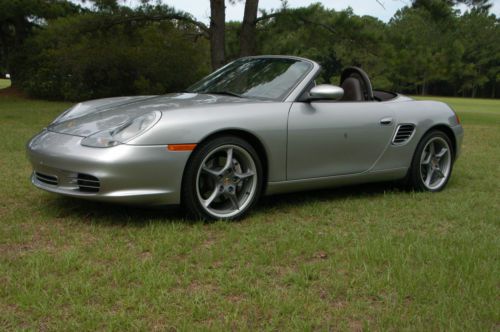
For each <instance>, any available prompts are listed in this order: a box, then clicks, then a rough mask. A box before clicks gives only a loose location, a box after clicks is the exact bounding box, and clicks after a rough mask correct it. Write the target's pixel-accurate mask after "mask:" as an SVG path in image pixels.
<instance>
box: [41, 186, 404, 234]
mask: <svg viewBox="0 0 500 332" xmlns="http://www.w3.org/2000/svg"><path fill="white" fill-rule="evenodd" d="M400 188H401V187H400V186H399V185H397V184H396V183H394V182H382V183H371V184H362V185H354V186H346V187H337V188H330V189H322V190H314V191H303V192H296V193H290V194H281V195H273V196H265V197H262V198H261V200H260V202H259V204H258V205H257V206H256V207H255V210H256V211H259V212H264V213H265V212H266V210H276V209H280V208H282V209H287V208H288V207H289V206H290V205H293V206H294V207H297V206H298V207H300V206H305V205H307V204H309V203H311V202H315V201H320V202H321V201H335V200H342V199H345V198H348V197H351V198H354V199H364V198H367V197H370V196H378V195H383V194H384V193H386V192H392V191H399V190H401V189H400ZM44 203H45V205H46V209H44V210H45V212H46V213H48V214H49V216H50V217H53V218H59V219H66V218H71V219H75V218H76V219H80V220H82V221H83V222H92V223H98V224H102V225H109V226H129V227H130V226H131V227H144V226H146V225H148V224H149V223H151V222H163V223H183V224H187V225H189V224H197V223H202V221H198V220H193V219H188V218H187V217H186V215H185V213H184V212H183V211H182V209H181V208H180V207H179V206H167V207H137V206H127V205H118V204H110V203H99V202H93V201H86V200H81V199H76V198H71V197H64V196H55V195H51V196H50V198H47V200H46V201H45V202H44ZM243 221H244V220H243Z"/></svg>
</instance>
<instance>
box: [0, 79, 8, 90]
mask: <svg viewBox="0 0 500 332" xmlns="http://www.w3.org/2000/svg"><path fill="white" fill-rule="evenodd" d="M9 86H10V80H6V79H4V78H0V89H5V88H8V87H9Z"/></svg>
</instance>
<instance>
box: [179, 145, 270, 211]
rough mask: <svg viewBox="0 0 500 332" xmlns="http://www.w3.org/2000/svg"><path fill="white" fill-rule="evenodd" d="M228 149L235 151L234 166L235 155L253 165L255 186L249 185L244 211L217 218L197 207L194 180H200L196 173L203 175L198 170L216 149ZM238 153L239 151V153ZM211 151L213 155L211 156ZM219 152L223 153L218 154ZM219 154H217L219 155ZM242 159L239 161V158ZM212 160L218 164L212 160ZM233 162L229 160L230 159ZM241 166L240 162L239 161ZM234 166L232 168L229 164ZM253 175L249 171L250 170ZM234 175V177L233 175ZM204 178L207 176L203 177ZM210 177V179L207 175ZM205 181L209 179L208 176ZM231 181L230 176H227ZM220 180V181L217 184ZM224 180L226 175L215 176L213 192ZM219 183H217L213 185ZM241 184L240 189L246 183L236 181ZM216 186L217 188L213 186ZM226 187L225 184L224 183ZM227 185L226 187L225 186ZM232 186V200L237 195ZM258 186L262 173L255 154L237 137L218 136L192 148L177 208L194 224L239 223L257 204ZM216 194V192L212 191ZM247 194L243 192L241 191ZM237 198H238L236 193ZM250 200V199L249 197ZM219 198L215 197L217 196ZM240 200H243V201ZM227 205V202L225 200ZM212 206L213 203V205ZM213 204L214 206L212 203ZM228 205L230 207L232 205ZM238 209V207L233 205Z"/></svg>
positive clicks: (196, 181)
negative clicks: (205, 222)
mask: <svg viewBox="0 0 500 332" xmlns="http://www.w3.org/2000/svg"><path fill="white" fill-rule="evenodd" d="M226 147H229V148H230V149H231V151H233V148H232V147H234V149H235V150H236V152H235V158H234V160H236V164H237V163H238V160H237V158H238V153H240V154H242V155H244V157H245V158H248V157H250V158H251V159H252V161H253V164H252V166H255V172H254V173H255V176H252V179H251V181H255V184H254V183H253V182H252V186H251V187H252V188H251V189H252V190H253V191H252V193H251V194H250V195H248V197H247V198H246V200H245V203H244V207H243V208H241V210H240V209H236V208H235V209H234V211H233V212H231V213H234V214H232V215H230V216H221V215H218V214H217V213H216V212H213V211H209V210H210V207H204V206H203V204H202V203H201V201H200V200H201V199H203V198H202V197H201V194H200V192H199V191H198V190H199V189H198V180H199V179H198V177H199V176H200V173H203V170H202V166H203V165H202V163H205V162H207V160H206V158H210V157H211V155H212V154H214V153H216V152H217V151H218V149H223V148H226ZM241 149H242V150H241ZM214 151H215V152H214ZM220 151H223V150H220ZM245 151H246V153H245ZM219 153H220V152H219ZM241 159H243V157H241ZM214 160H219V159H217V158H216V157H215V158H214ZM231 160H233V159H231ZM240 163H241V160H240ZM232 165H234V164H232ZM240 167H243V163H241V166H240ZM252 171H253V170H252ZM234 175H236V173H234ZM207 176H208V175H207ZM210 176H212V175H210ZM208 177H209V176H208ZM229 177H231V175H229ZM221 179H222V180H221ZM227 179H228V178H227V177H226V175H219V176H218V177H216V178H215V180H213V182H214V183H213V184H212V185H213V186H214V188H217V186H219V184H221V182H220V181H224V180H227ZM217 181H219V182H217ZM240 181H241V182H242V185H246V184H244V182H243V181H247V180H240ZM217 183H219V184H217ZM224 183H226V182H224ZM226 184H227V183H226ZM233 185H234V188H236V189H234V194H235V197H237V196H236V194H237V192H236V191H237V188H238V187H237V184H233ZM262 186H263V171H262V163H261V160H260V158H259V155H258V153H257V152H256V151H255V149H254V148H253V146H252V145H251V144H249V143H248V142H246V141H245V140H243V139H241V138H240V137H237V136H229V135H228V136H220V137H216V138H214V139H211V140H209V141H206V142H204V143H202V144H200V145H198V146H197V147H196V149H195V150H194V151H193V154H192V156H191V157H190V159H189V161H188V163H187V165H186V169H185V172H184V176H183V181H182V194H181V205H182V207H183V209H184V211H185V212H186V213H187V215H188V216H189V217H190V218H194V219H197V220H237V219H241V218H242V217H244V216H245V215H246V214H247V213H248V212H249V211H250V210H251V209H252V207H253V206H254V205H255V204H256V203H257V201H258V200H259V198H260V196H261V193H262ZM215 191H217V189H215ZM245 191H247V189H245ZM240 194H242V193H241V192H240ZM246 194H248V192H246V193H244V194H243V196H245V195H246ZM221 195H222V196H220V198H218V199H220V200H224V199H226V197H225V196H224V194H221ZM250 196H251V197H250ZM218 197H219V196H218ZM243 198H244V197H243ZM229 201H231V200H229ZM214 202H215V201H214ZM215 203H216V202H215ZM230 203H233V202H232V201H231V202H230ZM236 206H238V204H236Z"/></svg>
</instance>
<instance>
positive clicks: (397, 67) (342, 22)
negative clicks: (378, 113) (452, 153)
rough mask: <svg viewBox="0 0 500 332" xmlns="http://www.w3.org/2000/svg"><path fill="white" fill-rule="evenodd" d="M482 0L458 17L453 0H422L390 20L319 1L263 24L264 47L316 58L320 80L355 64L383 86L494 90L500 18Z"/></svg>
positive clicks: (474, 92) (473, 92)
mask: <svg viewBox="0 0 500 332" xmlns="http://www.w3.org/2000/svg"><path fill="white" fill-rule="evenodd" d="M480 2H481V1H476V2H474V3H475V5H476V6H478V8H477V9H472V10H471V11H468V12H466V13H465V14H464V15H462V16H459V15H458V12H457V11H455V10H453V8H452V7H451V6H450V4H452V3H454V2H448V3H447V2H443V1H441V0H429V1H415V2H414V3H415V5H414V6H413V7H405V8H404V9H402V10H400V11H398V12H397V13H396V14H395V16H394V17H393V18H392V20H391V21H390V22H389V23H388V24H384V23H383V22H381V21H379V20H377V19H375V18H373V17H370V16H363V17H360V16H357V15H354V14H353V13H352V11H351V10H349V9H348V10H345V11H341V12H337V11H335V10H328V9H325V8H324V7H323V6H321V5H320V4H313V5H310V6H309V7H304V8H297V9H284V10H282V11H281V12H280V13H279V15H277V16H276V17H274V18H273V19H271V20H269V21H267V22H266V21H265V22H264V23H262V24H261V25H260V26H259V28H260V29H259V36H258V40H259V46H260V48H259V52H260V53H262V54H293V55H298V56H303V57H308V58H311V59H314V60H317V61H318V62H319V63H321V64H322V66H323V69H324V70H323V73H322V74H321V77H320V78H319V81H320V82H330V83H334V84H335V83H337V84H338V77H339V76H340V72H341V70H342V68H344V67H346V66H351V65H355V66H360V67H362V68H364V69H365V70H366V71H367V72H368V73H369V74H370V76H371V78H372V80H373V85H374V86H375V87H376V88H379V89H385V90H389V89H394V90H397V91H401V92H407V93H408V92H409V93H418V94H429V93H431V94H443V95H458V94H462V95H472V96H478V95H482V96H488V97H489V96H495V94H496V91H497V90H499V88H500V85H499V84H498V81H499V80H498V75H499V72H500V49H499V48H500V32H499V24H498V19H497V18H496V17H495V16H494V15H489V14H488V12H487V11H486V10H484V8H482V7H481V8H479V7H480V4H479V3H480ZM233 53H234V52H233Z"/></svg>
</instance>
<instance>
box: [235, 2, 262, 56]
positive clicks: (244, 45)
mask: <svg viewBox="0 0 500 332" xmlns="http://www.w3.org/2000/svg"><path fill="white" fill-rule="evenodd" d="M258 8H259V0H246V2H245V14H244V16H243V23H242V25H241V34H240V56H248V55H254V54H255V30H256V29H255V27H256V23H257V22H256V19H257V10H258Z"/></svg>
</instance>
